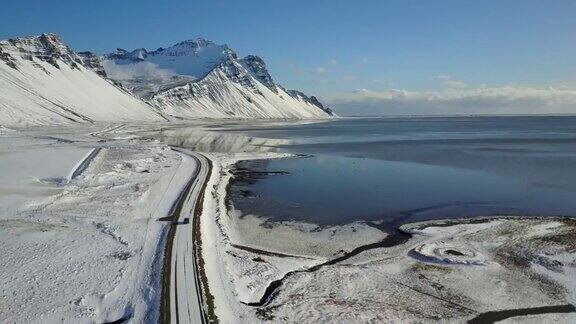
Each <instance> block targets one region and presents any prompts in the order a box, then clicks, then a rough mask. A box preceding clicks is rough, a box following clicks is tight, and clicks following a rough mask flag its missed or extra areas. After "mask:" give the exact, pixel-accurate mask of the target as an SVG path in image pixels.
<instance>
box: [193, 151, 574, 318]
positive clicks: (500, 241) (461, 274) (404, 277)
mask: <svg viewBox="0 0 576 324" xmlns="http://www.w3.org/2000/svg"><path fill="white" fill-rule="evenodd" d="M209 156H210V158H211V159H212V161H213V163H214V165H215V167H214V173H213V174H212V176H211V178H210V180H209V186H208V188H211V194H208V195H207V197H210V198H209V199H207V200H205V202H204V213H203V218H202V219H203V223H202V235H203V236H205V237H206V239H203V242H204V243H205V244H206V251H207V253H206V254H205V255H204V257H205V259H206V262H207V263H206V271H207V273H209V274H210V275H209V277H208V278H209V282H210V288H211V291H212V293H213V295H214V297H215V305H216V314H217V315H218V318H219V319H221V320H222V321H223V322H231V321H235V320H237V319H239V318H240V319H242V320H248V321H265V320H277V319H282V320H283V321H288V322H297V321H304V320H306V321H308V320H311V319H312V320H318V321H332V320H339V321H340V320H344V321H353V322H357V321H361V322H366V321H367V322H370V321H388V320H396V321H408V322H419V321H426V320H446V321H450V322H452V321H455V322H460V321H466V320H472V319H474V318H477V317H478V318H479V319H480V318H484V317H487V318H490V316H496V317H494V318H497V316H504V317H505V316H509V317H510V318H513V317H514V316H521V315H522V311H521V309H528V310H527V311H526V310H525V312H527V314H531V313H530V312H534V313H533V314H534V315H530V316H531V317H526V316H528V315H526V316H524V317H519V318H532V319H533V320H546V321H550V320H560V321H569V320H573V319H575V318H576V315H575V313H573V312H571V311H570V312H569V313H563V312H564V311H566V310H570V309H571V308H570V307H571V306H565V305H573V304H574V303H575V300H574V294H575V293H576V287H574V286H573V284H572V281H571V279H570V278H572V277H573V276H574V275H575V274H576V251H575V250H574V245H573V244H574V242H573V240H556V239H554V235H561V236H562V237H566V236H569V235H570V233H572V234H573V233H574V220H573V219H569V218H553V217H552V218H550V217H549V218H539V217H505V216H502V217H490V218H479V219H474V220H456V221H454V220H451V221H441V220H439V221H430V222H427V223H415V224H405V225H403V226H402V227H401V230H402V232H400V233H405V234H402V235H405V238H404V239H401V240H398V244H391V245H390V246H384V245H385V244H383V245H382V246H381V247H378V246H377V245H376V246H375V247H374V248H370V249H366V250H365V251H363V252H360V253H357V254H354V255H353V256H351V257H350V258H342V261H338V262H335V263H333V264H331V262H329V260H330V259H331V258H334V259H337V258H339V257H341V256H342V254H335V255H332V256H330V255H329V254H322V253H321V249H319V250H317V251H314V252H316V253H313V252H312V251H309V252H312V253H302V251H306V249H302V248H299V246H302V245H303V246H305V245H306V244H307V243H306V242H308V243H310V242H314V237H319V236H320V237H322V231H320V232H316V231H311V230H310V229H311V228H314V226H312V227H310V225H307V224H304V223H302V224H294V223H291V224H277V226H274V227H273V228H271V229H269V228H268V229H264V228H262V227H261V223H262V222H263V221H264V220H262V219H259V218H254V217H244V218H243V220H238V215H235V213H236V212H235V211H234V210H233V209H232V210H231V209H230V206H227V205H226V192H227V186H228V182H229V181H230V179H231V177H232V174H231V173H230V172H229V171H230V168H231V167H232V165H233V164H234V163H235V162H237V161H239V160H246V159H263V158H286V157H287V156H286V155H283V154H278V153H270V152H268V153H259V154H210V155H209ZM360 225H361V224H350V225H346V226H341V227H340V228H338V229H337V230H339V231H341V232H342V233H344V236H342V237H337V241H340V240H343V239H344V240H345V241H346V243H347V244H348V245H346V246H345V251H344V252H343V253H344V254H346V251H352V250H353V249H355V247H360V246H362V245H375V244H371V242H374V241H380V240H381V241H382V242H384V241H386V240H387V239H393V238H390V237H388V235H387V234H385V233H380V236H378V235H372V234H370V231H373V230H374V228H372V227H365V228H363V227H362V226H360ZM243 226H245V229H244V230H240V231H239V229H241V228H242V227H243ZM349 226H354V227H355V231H354V233H353V234H352V233H351V232H348V234H345V233H346V229H347V228H349ZM248 228H249V229H251V232H250V233H249V231H248V230H246V229H248ZM329 230H330V231H334V230H335V228H330V229H329ZM263 231H264V232H263ZM266 231H269V232H270V234H268V235H269V236H266V235H267V234H266V233H265V232H266ZM246 233H249V234H250V236H248V237H245V236H244V237H243V236H242V235H243V234H244V235H245V234H246ZM263 235H264V236H263ZM353 237H364V238H366V241H364V243H361V241H356V242H355V241H354V239H353ZM370 238H371V239H370ZM270 239H271V240H274V241H273V242H271V241H270ZM324 239H326V237H324ZM267 240H268V241H267ZM518 240H520V242H525V245H523V244H519V241H518ZM402 242H404V243H402ZM541 242H545V244H544V245H541ZM250 243H252V245H251V246H250ZM331 243H333V242H331ZM244 244H246V245H249V246H248V248H247V246H245V245H244ZM328 244H329V243H328ZM208 251H209V252H208ZM289 251H292V252H293V253H295V254H290V253H289ZM298 251H300V252H298ZM341 253H342V252H341ZM324 264H326V266H324ZM276 282H279V285H278V283H276ZM414 284H416V286H414ZM272 285H273V286H275V287H276V288H275V292H274V293H273V294H272V295H270V297H268V298H267V300H259V299H260V297H261V296H262V295H263V294H264V293H265V290H266V289H267V288H268V289H269V288H270V287H271V286H272ZM519 289H520V290H521V291H522V292H523V297H522V299H518V298H517V296H516V293H517V291H519ZM494 294H496V295H497V296H498V297H497V298H496V299H495V298H494V296H495V295H494ZM383 296H387V297H383ZM262 301H263V303H259V302H262ZM256 305H258V306H256ZM547 305H560V306H558V309H559V310H558V311H557V312H556V311H554V310H549V312H550V313H546V312H547V311H545V310H544V309H546V308H545V307H544V308H542V307H541V306H547ZM562 307H564V308H562ZM515 310H516V311H515ZM500 311H501V312H500ZM515 312H516V313H515ZM538 312H542V314H538ZM504 313H505V314H504ZM483 316H484V317H483Z"/></svg>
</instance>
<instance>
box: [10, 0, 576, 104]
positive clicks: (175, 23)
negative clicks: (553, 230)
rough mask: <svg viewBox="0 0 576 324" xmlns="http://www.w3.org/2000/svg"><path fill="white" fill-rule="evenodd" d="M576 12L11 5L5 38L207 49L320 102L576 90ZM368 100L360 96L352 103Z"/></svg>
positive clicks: (523, 5) (525, 7) (509, 4)
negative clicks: (258, 63) (232, 55)
mask: <svg viewBox="0 0 576 324" xmlns="http://www.w3.org/2000/svg"><path fill="white" fill-rule="evenodd" d="M575 13H576V1H561V0H553V1H529V0H515V1H510V0H508V1H507V0H498V1H491V0H483V1H442V0H438V1H427V0H422V1H408V0H403V1H270V0H268V1H203V2H200V1H162V2H159V1H150V0H141V1H107V0H101V1H69V0H60V1H38V0H32V1H12V0H8V1H4V2H3V5H2V11H0V38H9V37H14V36H21V35H31V34H38V33H42V32H56V33H58V34H60V35H61V36H62V37H63V39H64V40H65V41H66V42H68V43H69V44H70V45H71V46H72V47H73V48H74V49H77V50H93V51H96V52H99V53H104V52H109V51H113V50H114V49H115V48H116V47H123V48H126V49H132V48H137V47H146V48H156V47H159V46H168V45H171V44H173V43H175V42H178V41H181V40H184V39H189V38H194V37H198V36H202V37H206V38H208V39H211V40H213V41H214V42H216V43H227V44H228V45H230V46H231V47H232V48H234V49H235V50H236V51H237V52H238V53H239V54H240V55H246V54H257V55H260V56H262V57H263V58H264V59H265V61H266V62H267V63H268V66H269V69H270V70H271V72H272V75H273V76H274V77H275V79H276V80H277V81H279V82H280V83H283V84H285V85H286V86H288V87H290V88H298V89H303V90H305V91H306V92H309V93H315V94H319V95H320V96H321V97H326V98H332V97H338V96H340V97H342V96H341V94H343V93H350V92H353V91H355V90H356V89H363V90H362V91H368V92H371V93H380V92H382V91H389V90H392V89H402V90H406V91H414V92H418V93H422V92H426V91H433V92H443V91H445V90H446V89H447V88H448V89H477V88H483V87H505V86H512V87H548V86H552V87H560V88H562V87H570V88H574V86H576V18H575V15H576V14H575ZM356 93H357V94H358V93H362V92H356Z"/></svg>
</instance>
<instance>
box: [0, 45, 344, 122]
mask: <svg viewBox="0 0 576 324" xmlns="http://www.w3.org/2000/svg"><path fill="white" fill-rule="evenodd" d="M0 90H1V92H0V125H5V126H14V125H15V126H26V125H41V124H61V123H71V122H94V121H110V122H113V121H160V120H173V119H188V118H203V117H209V118H326V117H329V116H333V113H332V111H331V110H330V109H327V108H324V107H323V106H322V104H320V102H319V101H318V100H317V99H316V98H315V97H308V96H306V95H304V94H303V93H301V92H298V91H293V90H285V89H284V88H282V87H281V86H279V85H277V84H276V83H274V80H273V79H272V77H271V76H270V75H269V73H268V71H267V70H266V64H265V63H264V61H263V60H262V59H260V58H259V57H256V56H253V55H249V56H247V57H245V58H242V59H239V58H238V57H237V55H236V53H235V52H234V51H233V50H231V49H230V48H229V47H228V46H226V45H216V44H214V43H212V42H210V41H208V40H205V39H195V40H189V41H184V42H180V43H178V44H176V45H174V46H171V47H168V48H165V49H164V48H159V49H157V50H154V51H147V50H146V49H137V50H134V51H131V52H128V51H125V50H122V49H118V51H117V52H116V53H113V54H108V55H104V56H97V55H95V54H93V53H91V52H79V53H76V52H74V51H73V50H71V49H70V47H68V46H67V45H66V44H65V43H64V42H62V40H61V39H60V38H59V37H58V36H57V35H55V34H42V35H40V36H32V37H23V38H16V39H9V40H3V41H0Z"/></svg>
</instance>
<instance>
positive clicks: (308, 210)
mask: <svg viewBox="0 0 576 324" xmlns="http://www.w3.org/2000/svg"><path fill="white" fill-rule="evenodd" d="M228 132H232V133H241V134H244V135H250V136H257V137H263V138H276V139H285V140H288V141H289V142H290V143H293V144H284V145H283V146H281V147H279V149H281V150H285V151H289V152H293V153H300V154H308V155H311V156H310V157H307V158H295V159H280V160H270V161H266V162H265V163H258V164H257V165H250V164H248V167H249V168H254V169H255V170H257V171H286V172H287V174H275V175H270V176H267V177H261V178H259V179H256V180H255V181H250V182H237V183H235V184H234V185H233V187H232V193H233V195H232V198H233V199H232V200H233V204H234V206H235V208H237V209H239V210H241V211H242V213H243V214H244V215H245V214H255V215H259V216H264V217H266V218H269V219H272V220H277V221H281V220H302V221H307V222H311V223H317V224H321V225H327V224H342V223H349V222H353V221H358V220H373V221H376V220H378V221H382V222H384V223H390V224H392V223H394V224H398V223H403V222H410V221H416V220H426V219H438V218H454V217H474V216H482V215H543V216H547V215H550V216H552V215H554V216H556V215H561V216H574V215H576V199H575V198H576V118H575V117H565V116H563V117H560V116H558V117H541V116H534V117H451V118H366V119H344V120H337V121H333V122H325V123H313V124H296V125H290V124H286V125H280V126H278V125H276V126H265V125H260V126H257V127H255V126H250V127H248V126H246V125H237V126H234V127H228ZM240 193H243V194H240ZM246 193H249V194H246Z"/></svg>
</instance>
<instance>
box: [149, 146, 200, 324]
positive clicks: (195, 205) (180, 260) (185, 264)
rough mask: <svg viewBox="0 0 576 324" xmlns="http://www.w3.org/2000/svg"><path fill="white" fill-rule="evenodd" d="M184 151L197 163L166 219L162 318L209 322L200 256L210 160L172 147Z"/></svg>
mask: <svg viewBox="0 0 576 324" xmlns="http://www.w3.org/2000/svg"><path fill="white" fill-rule="evenodd" d="M173 149H174V150H175V151H177V152H179V154H181V156H182V158H183V161H184V163H194V164H195V166H196V167H195V172H194V174H193V175H192V176H191V177H190V180H189V181H188V183H187V185H186V186H185V188H184V189H183V190H182V192H181V194H180V195H179V196H178V199H177V200H176V201H175V202H174V205H173V206H172V209H171V211H170V214H169V216H168V217H167V218H166V220H170V221H171V225H170V226H171V227H170V230H169V233H168V239H167V242H166V250H165V256H164V258H165V261H164V269H163V279H162V301H161V309H160V321H161V322H162V323H206V322H207V321H208V319H209V318H210V315H209V313H210V312H209V311H208V310H207V309H206V308H207V307H206V306H207V303H205V302H204V299H205V298H203V292H204V291H206V290H207V285H205V284H203V283H202V279H201V278H202V276H203V274H201V273H200V271H201V268H200V267H199V265H198V263H199V261H198V259H199V258H200V255H201V253H200V251H201V250H200V237H199V232H198V231H196V229H195V227H197V226H198V224H199V220H198V219H197V218H198V217H199V216H200V213H199V212H198V210H199V208H201V202H202V200H203V194H204V190H205V187H206V183H207V179H208V176H209V174H210V169H211V168H210V161H209V160H208V159H207V158H206V157H205V156H204V155H202V154H199V153H196V152H191V151H188V150H185V149H180V148H173Z"/></svg>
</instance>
